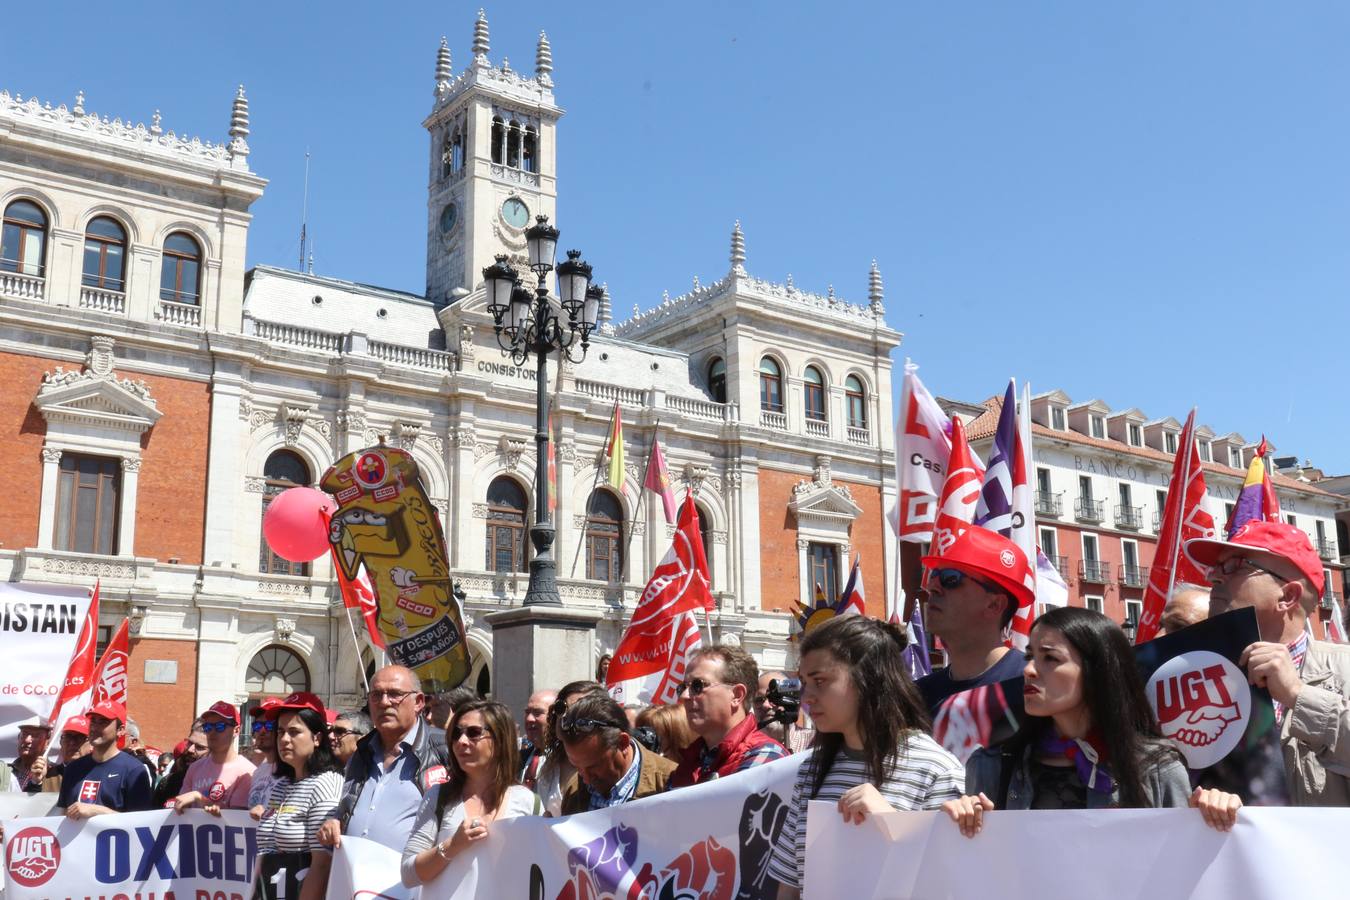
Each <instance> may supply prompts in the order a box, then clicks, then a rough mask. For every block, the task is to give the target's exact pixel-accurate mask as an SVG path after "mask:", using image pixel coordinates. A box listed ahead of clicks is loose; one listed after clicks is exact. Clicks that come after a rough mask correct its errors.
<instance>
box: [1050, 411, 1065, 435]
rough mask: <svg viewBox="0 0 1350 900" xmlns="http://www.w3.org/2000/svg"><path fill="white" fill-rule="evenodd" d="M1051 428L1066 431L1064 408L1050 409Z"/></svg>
mask: <svg viewBox="0 0 1350 900" xmlns="http://www.w3.org/2000/svg"><path fill="white" fill-rule="evenodd" d="M1050 427H1051V428H1053V429H1054V430H1055V431H1063V430H1064V407H1062V406H1052V407H1050Z"/></svg>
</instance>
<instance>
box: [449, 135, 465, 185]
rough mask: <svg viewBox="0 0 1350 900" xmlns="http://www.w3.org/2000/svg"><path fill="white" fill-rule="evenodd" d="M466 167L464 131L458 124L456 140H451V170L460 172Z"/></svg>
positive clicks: (456, 172)
mask: <svg viewBox="0 0 1350 900" xmlns="http://www.w3.org/2000/svg"><path fill="white" fill-rule="evenodd" d="M463 168H464V132H463V131H462V130H461V129H460V128H459V127H458V126H456V128H455V137H454V140H453V141H451V142H450V171H451V172H452V173H455V174H458V173H459V172H460V171H461V170H462V169H463Z"/></svg>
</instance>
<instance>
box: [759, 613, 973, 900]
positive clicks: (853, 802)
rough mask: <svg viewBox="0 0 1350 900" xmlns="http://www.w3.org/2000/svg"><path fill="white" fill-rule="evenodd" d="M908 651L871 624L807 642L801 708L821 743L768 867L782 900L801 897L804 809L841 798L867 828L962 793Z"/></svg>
mask: <svg viewBox="0 0 1350 900" xmlns="http://www.w3.org/2000/svg"><path fill="white" fill-rule="evenodd" d="M904 648H905V636H904V633H903V632H902V631H901V630H900V629H899V628H897V627H895V626H894V625H890V624H887V623H885V622H881V621H878V620H876V619H869V618H867V617H866V616H847V617H844V618H834V619H831V620H829V621H827V622H825V623H824V624H823V625H819V626H817V627H815V628H813V629H812V630H811V631H809V632H807V634H806V636H805V637H803V638H802V643H801V662H800V664H799V675H800V678H801V682H802V707H803V709H809V710H810V715H811V720H812V722H814V723H815V727H816V740H815V744H814V745H813V746H812V748H811V756H810V758H809V759H808V760H807V761H806V762H805V763H804V764H803V765H802V767H801V768H800V769H799V770H798V772H797V782H796V785H795V786H794V787H793V790H792V803H791V805H790V807H789V810H788V816H787V821H786V822H785V823H784V826H783V831H782V833H781V834H780V836H779V838H778V843H777V844H776V845H775V847H774V850H773V855H772V857H771V858H770V861H769V874H770V875H772V876H773V877H774V878H775V879H777V880H778V883H779V889H778V896H779V898H780V900H789V898H797V897H799V896H800V895H801V889H802V886H803V884H804V874H805V869H806V806H807V803H808V801H811V800H835V801H837V802H838V808H839V812H840V814H841V815H843V817H844V821H846V822H852V823H855V824H861V823H862V822H863V820H864V819H866V818H867V816H868V815H869V814H871V813H879V812H888V811H891V810H897V809H911V810H917V809H937V808H938V807H939V806H940V805H941V804H942V803H943V801H945V800H949V799H953V798H956V797H959V796H960V795H961V793H962V790H963V784H964V773H963V772H962V770H961V764H960V763H959V762H958V761H957V759H956V757H954V756H952V755H951V754H950V753H948V752H947V751H946V750H944V749H942V747H940V746H939V745H938V744H937V742H936V741H934V740H933V738H932V737H931V736H929V734H928V732H929V729H930V727H931V726H930V722H929V718H928V710H927V709H926V708H925V707H924V704H923V700H922V698H921V697H920V695H919V691H918V688H916V687H915V686H914V682H913V680H911V679H910V677H909V673H908V672H907V671H906V670H905V665H904V661H903V660H902V658H901V653H902V652H903V651H904Z"/></svg>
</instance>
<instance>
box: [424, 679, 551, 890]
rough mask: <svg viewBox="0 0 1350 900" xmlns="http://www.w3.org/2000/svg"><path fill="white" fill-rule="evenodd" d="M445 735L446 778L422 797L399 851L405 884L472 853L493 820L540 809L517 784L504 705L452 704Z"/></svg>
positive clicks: (516, 757)
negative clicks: (449, 754) (401, 857)
mask: <svg viewBox="0 0 1350 900" xmlns="http://www.w3.org/2000/svg"><path fill="white" fill-rule="evenodd" d="M446 739H447V740H448V741H449V742H450V750H451V756H450V772H449V778H447V779H446V781H445V782H443V783H442V784H441V785H440V787H438V788H437V789H436V790H434V791H427V793H426V795H425V796H424V797H423V798H422V806H421V808H420V809H419V810H418V811H417V820H416V822H414V824H413V829H412V833H411V834H410V835H409V836H408V844H407V846H406V847H405V848H404V849H403V864H402V875H403V884H404V885H405V886H407V887H415V886H417V885H419V884H425V883H426V882H428V881H430V880H431V879H433V878H435V877H436V876H437V875H440V874H441V872H442V871H443V870H444V869H445V867H446V866H448V865H449V864H450V861H451V860H452V859H454V858H455V857H457V856H460V855H462V854H465V853H472V852H473V850H474V848H475V847H476V846H477V844H478V842H479V841H481V840H483V839H484V838H486V837H487V836H488V835H489V834H490V833H491V826H492V823H493V822H496V821H498V820H499V819H510V818H513V817H515V816H532V815H533V816H537V815H539V814H540V813H542V812H543V804H541V803H540V802H539V798H538V797H536V796H535V795H534V793H533V792H532V791H530V790H529V789H528V788H525V787H522V786H521V785H520V784H519V779H518V777H517V776H518V775H519V774H520V750H519V745H518V743H517V738H516V723H515V719H514V718H512V716H511V711H510V710H509V709H507V708H506V706H505V705H503V704H501V703H498V702H496V701H495V700H474V701H471V702H469V703H465V704H463V705H461V706H458V707H456V708H455V712H454V715H453V716H452V717H451V719H450V729H449V730H448V731H447V732H446Z"/></svg>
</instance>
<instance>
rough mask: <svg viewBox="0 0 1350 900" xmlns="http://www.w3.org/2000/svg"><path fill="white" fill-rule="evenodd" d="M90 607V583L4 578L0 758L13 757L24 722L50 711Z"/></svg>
mask: <svg viewBox="0 0 1350 900" xmlns="http://www.w3.org/2000/svg"><path fill="white" fill-rule="evenodd" d="M88 608H89V590H88V589H87V588H82V587H68V586H64V585H47V584H14V583H10V582H0V659H3V660H4V661H5V666H4V674H3V675H0V759H13V758H14V755H15V754H16V752H17V750H18V737H19V727H18V726H19V724H20V723H21V722H24V721H39V720H40V721H43V722H46V721H47V719H48V718H49V717H50V716H51V714H52V708H53V707H54V706H55V704H56V698H57V697H58V696H60V694H61V688H62V687H63V686H64V685H65V683H66V668H67V667H68V666H69V665H70V657H71V654H72V653H73V652H74V650H75V639H76V638H77V637H78V636H79V632H80V627H81V626H82V625H83V624H84V614H85V611H86V610H87V609H88Z"/></svg>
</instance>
